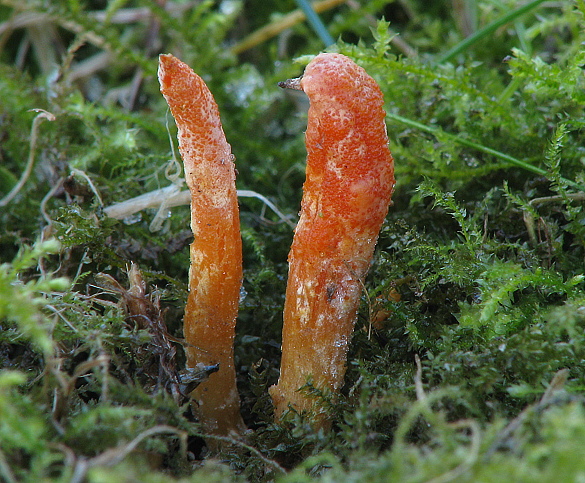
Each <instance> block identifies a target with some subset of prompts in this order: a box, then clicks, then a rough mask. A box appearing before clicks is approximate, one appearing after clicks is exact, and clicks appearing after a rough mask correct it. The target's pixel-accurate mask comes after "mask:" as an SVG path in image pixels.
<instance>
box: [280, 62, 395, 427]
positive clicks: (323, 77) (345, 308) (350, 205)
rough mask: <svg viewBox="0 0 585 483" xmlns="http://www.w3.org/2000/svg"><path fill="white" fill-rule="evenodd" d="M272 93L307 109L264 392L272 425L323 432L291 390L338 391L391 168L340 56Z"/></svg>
mask: <svg viewBox="0 0 585 483" xmlns="http://www.w3.org/2000/svg"><path fill="white" fill-rule="evenodd" d="M281 86H282V87H289V88H295V89H300V90H303V91H304V92H305V93H306V94H307V96H308V97H309V101H310V108H309V114H308V125H307V131H306V134H305V142H306V147H307V168H306V180H305V183H304V185H303V198H302V202H301V214H300V219H299V223H298V225H297V227H296V230H295V234H294V239H293V243H292V247H291V250H290V253H289V274H288V285H287V290H286V300H285V306H284V325H283V333H282V362H281V368H280V378H279V380H278V384H277V385H275V386H273V387H271V388H270V394H271V396H272V400H273V403H274V406H275V412H276V417H277V419H279V418H282V416H283V415H284V414H285V413H286V412H287V409H288V408H289V407H291V408H292V409H294V410H295V411H297V412H300V413H302V412H309V413H311V414H312V415H313V417H314V418H315V419H314V421H315V422H316V426H317V427H323V426H326V425H327V420H328V415H327V414H326V409H325V408H323V407H321V406H320V405H319V404H318V401H317V399H315V397H312V396H310V395H309V394H307V392H306V391H302V390H301V388H302V387H303V386H305V385H306V384H307V382H309V381H310V382H311V383H312V385H313V386H314V387H315V388H316V389H318V390H320V391H322V392H323V393H325V394H330V395H333V396H334V395H335V394H336V393H337V392H338V391H339V389H340V388H341V386H342V384H343V377H344V375H345V361H346V357H347V350H348V344H349V342H350V338H351V333H352V331H353V327H354V325H355V321H356V318H357V312H358V307H359V302H360V295H361V291H362V287H363V280H364V277H365V275H366V273H367V271H368V268H369V266H370V263H371V260H372V256H373V253H374V248H375V245H376V241H377V238H378V233H379V231H380V228H381V226H382V223H383V221H384V218H385V217H386V214H387V212H388V206H389V204H390V200H391V196H392V191H393V188H394V164H393V160H392V156H391V154H390V151H389V149H388V136H387V134H386V125H385V123H384V118H385V112H384V110H383V103H384V100H383V95H382V92H381V91H380V88H379V86H378V85H377V84H376V82H375V81H374V80H373V79H372V78H371V77H370V76H369V75H368V74H367V73H366V72H365V70H364V69H362V68H361V67H359V66H357V65H356V64H355V63H354V62H353V61H352V60H350V59H349V58H348V57H346V56H344V55H341V54H321V55H318V56H317V57H315V59H314V60H313V61H312V62H311V63H309V65H308V66H307V68H306V69H305V72H304V75H303V76H302V77H301V78H300V79H292V80H289V81H286V82H284V83H282V84H281Z"/></svg>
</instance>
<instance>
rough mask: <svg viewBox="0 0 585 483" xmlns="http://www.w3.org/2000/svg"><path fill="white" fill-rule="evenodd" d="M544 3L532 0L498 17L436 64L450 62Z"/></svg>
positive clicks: (444, 55) (540, 0)
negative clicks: (503, 26) (470, 47)
mask: <svg viewBox="0 0 585 483" xmlns="http://www.w3.org/2000/svg"><path fill="white" fill-rule="evenodd" d="M544 1H545V0H532V2H528V3H526V4H524V5H521V6H520V7H518V8H516V9H515V10H512V11H510V12H508V13H507V14H506V15H504V16H502V17H500V18H499V19H497V20H494V21H493V22H492V23H490V24H488V25H486V26H485V27H484V28H482V29H480V30H478V31H477V32H475V33H474V34H472V35H470V36H469V37H467V38H466V39H464V40H462V41H461V42H459V43H458V44H457V45H455V46H454V47H453V48H452V49H451V50H449V51H448V52H446V53H445V54H443V55H442V56H441V57H439V59H438V60H437V64H442V63H443V62H447V61H449V60H451V59H452V58H453V57H455V56H456V55H457V54H459V53H461V52H463V51H464V50H466V49H467V48H468V47H469V46H471V45H473V44H475V43H476V42H478V41H479V40H481V39H482V38H484V37H486V36H487V35H489V34H491V33H492V32H494V31H495V30H497V29H498V28H500V27H501V26H502V25H505V24H507V23H508V22H511V21H512V20H514V19H516V18H518V17H520V16H521V15H524V14H525V13H526V12H529V11H530V10H532V9H534V8H536V7H538V6H539V5H540V4H541V3H543V2H544Z"/></svg>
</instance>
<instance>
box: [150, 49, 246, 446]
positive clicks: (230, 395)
mask: <svg viewBox="0 0 585 483" xmlns="http://www.w3.org/2000/svg"><path fill="white" fill-rule="evenodd" d="M158 78H159V82H160V88H161V92H162V94H163V96H164V97H165V99H166V101H167V103H168V105H169V107H170V110H171V113H172V115H173V117H174V118H175V122H176V124H177V128H178V138H179V151H180V153H181V157H182V159H183V164H184V170H185V178H186V181H187V185H188V187H189V190H190V192H191V229H192V230H193V236H194V240H193V243H192V244H191V248H190V258H191V267H190V271H189V296H188V299H187V305H186V308H185V316H184V334H185V340H186V342H187V344H188V346H187V367H188V368H195V367H197V366H198V365H201V364H204V365H205V366H211V365H214V364H217V363H219V371H218V372H216V373H214V374H211V375H210V376H209V379H208V380H207V381H206V382H203V383H202V384H201V385H199V386H198V387H197V388H196V389H195V390H194V391H193V392H192V393H191V397H192V399H193V401H194V407H195V408H196V412H197V414H198V417H199V419H200V421H201V423H202V426H203V428H204V430H205V431H206V432H207V433H208V434H212V435H219V436H229V435H237V434H240V433H242V432H243V431H244V430H245V426H244V423H243V421H242V417H241V415H240V398H239V395H238V391H237V388H236V374H235V368H234V359H233V341H234V336H235V324H236V317H237V313H238V304H239V298H240V287H241V283H242V241H241V236H240V221H239V213H238V200H237V194H236V185H235V179H236V173H235V166H234V162H233V156H232V153H231V147H230V145H229V144H228V143H227V141H226V138H225V135H224V132H223V128H222V125H221V120H220V117H219V110H218V107H217V104H216V103H215V100H214V98H213V96H212V94H211V92H210V91H209V89H208V88H207V86H206V84H205V82H204V81H203V80H202V79H201V78H200V77H199V76H198V75H197V74H195V73H194V72H193V70H192V69H191V68H190V67H189V66H187V65H186V64H185V63H183V62H181V61H180V60H178V59H177V58H176V57H174V56H172V55H161V56H160V59H159V70H158ZM209 443H211V444H210V446H212V447H213V446H217V445H215V444H214V443H213V440H210V441H208V444H209Z"/></svg>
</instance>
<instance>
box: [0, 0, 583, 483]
mask: <svg viewBox="0 0 585 483" xmlns="http://www.w3.org/2000/svg"><path fill="white" fill-rule="evenodd" d="M362 3H364V5H363V6H360V7H358V8H356V9H353V7H349V6H347V5H340V6H338V7H336V8H334V9H332V10H330V11H327V12H323V13H321V14H320V16H321V18H322V19H323V21H324V22H325V24H326V25H327V27H328V29H329V31H330V33H331V34H332V35H334V36H335V37H336V38H337V37H338V38H339V40H338V42H337V44H336V45H335V46H332V47H331V49H332V50H337V51H340V52H342V53H345V54H346V55H349V56H351V57H352V58H354V59H355V60H356V61H357V62H358V63H359V64H360V65H362V66H363V67H365V68H366V70H367V71H368V72H369V73H370V74H371V75H373V76H374V77H375V78H376V79H377V80H378V82H379V84H380V86H381V88H382V90H383V92H384V95H385V100H386V110H387V113H388V116H387V126H388V133H389V137H390V147H391V150H392V152H393V155H394V157H395V160H396V178H397V186H396V192H395V194H394V205H393V207H392V208H391V210H390V213H389V215H388V218H387V221H386V223H385V225H384V228H383V230H382V233H381V235H380V238H379V242H378V248H377V253H376V257H375V261H374V264H373V265H372V268H371V270H370V273H369V275H368V278H367V280H366V283H365V291H364V297H363V303H362V307H361V309H360V314H359V319H358V323H357V326H356V331H355V335H354V337H353V341H352V345H351V349H350V354H349V358H348V370H347V376H346V384H345V386H344V388H343V390H342V394H341V397H340V398H339V399H338V400H330V399H329V400H328V399H326V398H325V399H324V402H326V403H327V404H329V405H330V407H331V409H332V412H333V414H334V415H335V417H334V421H333V428H332V431H331V432H318V433H314V432H313V431H312V430H311V427H310V424H309V422H308V421H306V420H304V419H303V418H301V417H297V418H296V419H294V418H293V420H292V421H291V423H290V424H289V425H287V426H285V427H279V426H275V425H273V423H272V406H271V400H270V397H269V396H268V392H267V390H268V387H269V386H270V385H272V384H274V383H275V382H276V379H277V377H278V368H279V357H280V351H279V341H280V332H281V318H282V315H281V314H282V306H283V302H284V290H285V285H286V274H287V263H286V258H287V253H288V249H289V247H290V243H291V239H292V230H291V227H290V226H289V225H288V224H287V223H285V222H283V221H282V220H281V219H280V218H279V217H277V216H276V215H275V214H273V213H272V212H270V211H269V210H266V209H265V206H264V205H263V203H262V202H261V201H260V200H257V199H252V198H242V199H241V200H240V212H241V221H242V235H243V246H244V265H245V273H244V283H243V287H244V290H245V297H243V298H242V301H241V308H240V316H239V323H238V327H237V337H236V346H235V356H236V357H235V358H236V366H237V371H238V374H237V376H238V386H239V390H240V394H241V397H242V414H243V417H244V419H245V421H246V423H247V425H248V426H249V428H250V429H251V431H250V434H249V435H248V436H247V440H246V442H245V443H242V444H236V445H235V446H233V447H230V449H229V450H228V451H226V453H225V454H224V455H222V456H221V460H216V459H213V458H211V457H209V456H208V455H206V453H205V450H204V449H203V439H202V435H201V433H200V428H199V427H198V424H197V422H196V421H195V420H194V418H193V416H192V414H191V412H190V409H189V407H188V405H187V404H186V403H185V401H184V400H179V401H177V400H175V399H174V398H173V397H172V395H170V394H169V393H168V391H166V390H165V388H167V389H168V388H169V387H171V386H172V384H170V382H169V374H173V370H174V369H181V368H182V367H183V364H184V354H183V350H182V348H181V346H180V344H178V343H173V345H172V346H170V347H173V348H174V349H175V351H176V356H173V357H167V356H169V354H167V353H164V354H163V353H162V352H161V351H160V348H161V340H163V339H164V338H163V339H161V334H162V332H161V330H162V329H160V328H159V331H158V332H157V331H156V330H154V329H153V327H154V325H150V326H147V327H144V326H137V324H136V323H135V319H132V317H129V316H128V307H127V304H125V302H124V294H125V293H127V288H128V283H129V282H128V277H127V270H128V267H129V265H130V263H131V262H134V263H136V264H138V266H139V267H140V270H141V272H142V274H143V277H144V279H145V281H146V283H147V286H148V291H147V294H146V295H145V299H144V301H147V302H148V303H150V304H152V305H151V306H150V307H152V306H154V305H155V304H160V306H161V310H160V311H159V312H156V311H155V312H156V313H158V314H162V315H160V319H157V321H158V322H163V323H164V324H165V325H166V329H165V330H166V333H165V337H166V335H167V334H168V335H169V336H170V337H171V338H173V337H174V338H180V337H182V330H181V320H182V314H183V307H184V303H185V299H186V282H187V277H188V259H189V253H188V244H189V242H190V232H189V210H188V208H187V207H177V208H173V209H172V211H171V213H170V216H169V217H168V218H166V219H165V221H164V223H162V224H161V226H160V230H158V231H151V230H150V227H151V222H152V220H153V219H154V217H155V216H156V215H157V210H156V209H155V208H150V209H147V210H144V211H143V212H141V213H139V214H133V215H132V216H130V217H128V218H126V219H125V220H112V219H109V218H108V217H107V216H105V215H104V208H105V207H107V206H109V205H111V204H114V203H116V202H120V201H124V200H126V199H129V198H132V197H135V196H138V195H141V194H143V193H145V192H149V191H152V190H155V189H158V188H161V187H165V186H168V185H169V184H170V183H171V182H175V181H176V177H174V176H173V172H172V171H173V168H172V161H170V160H172V156H173V155H172V150H171V148H170V146H169V133H168V132H167V129H166V124H167V123H168V119H169V115H168V113H167V107H166V105H165V103H164V100H163V98H162V96H161V95H160V92H159V87H158V84H157V81H156V54H158V53H159V51H160V52H173V53H175V54H176V55H178V56H179V57H180V58H181V59H182V60H184V61H185V62H187V63H188V64H190V65H191V66H192V67H193V68H194V69H195V70H196V71H197V72H198V73H199V74H200V75H201V76H202V77H203V78H204V79H205V80H206V82H207V83H208V85H209V87H210V89H211V91H212V92H213V94H214V96H215V98H216V100H217V103H218V105H219V108H220V112H221V116H222V121H223V125H224V130H225V132H226V136H227V138H228V141H229V142H230V144H231V145H232V148H233V151H234V154H235V155H236V165H237V169H238V173H239V174H238V180H237V182H238V188H239V189H245V190H253V191H256V192H258V193H260V194H262V195H264V196H266V197H267V198H269V199H270V201H271V202H273V203H274V204H275V205H277V206H278V208H279V210H280V211H281V212H282V213H283V214H284V215H285V216H288V217H289V219H290V220H294V218H295V217H296V214H297V213H298V210H299V201H300V197H301V188H302V183H303V180H304V159H305V156H306V154H305V148H304V141H303V136H302V132H303V131H304V129H305V126H306V102H305V101H304V100H303V98H302V97H298V98H297V97H289V94H290V93H287V92H284V91H281V90H280V89H278V87H276V83H277V82H278V81H281V80H284V79H286V78H291V77H295V76H297V75H299V74H300V73H301V71H302V67H301V65H300V64H298V63H295V62H294V59H295V58H302V56H305V55H313V54H315V53H317V52H318V51H319V50H321V49H322V48H323V46H322V44H321V41H320V39H319V37H318V36H317V35H316V34H315V33H314V32H313V31H312V30H311V28H310V26H309V25H308V24H305V23H300V24H297V25H296V26H294V27H293V28H292V29H291V30H290V31H288V32H285V33H282V34H281V35H280V36H279V37H274V38H270V39H266V40H264V41H263V42H261V43H260V44H258V45H257V46H255V47H254V48H253V49H250V50H248V51H245V52H243V53H242V54H240V55H237V56H236V55H234V54H233V53H232V51H231V50H230V48H231V46H232V45H234V44H235V43H237V42H239V41H241V40H242V39H243V38H244V37H246V35H248V34H249V33H251V32H252V31H253V30H255V29H257V28H260V27H262V26H264V25H265V24H266V23H268V22H271V21H273V20H277V19H279V18H280V17H281V16H282V14H285V13H287V12H289V11H291V10H292V9H294V8H295V6H296V4H295V3H294V2H292V1H288V0H287V1H280V0H278V1H277V0H274V1H270V2H265V1H259V0H254V1H250V2H239V1H235V2H229V1H226V2H219V3H218V2H211V1H205V2H200V3H198V4H197V5H196V6H194V7H192V8H190V9H186V10H181V13H180V14H177V13H176V12H174V11H173V10H172V8H175V7H176V8H184V6H183V5H179V4H176V3H172V2H170V3H168V4H167V6H169V7H170V8H171V10H168V9H163V8H161V7H159V6H157V5H154V4H148V5H147V4H146V3H143V2H138V3H136V4H132V5H130V4H126V3H124V2H119V1H115V2H110V3H109V4H108V5H107V7H105V8H104V6H103V5H102V4H99V3H95V2H89V3H84V2H79V1H76V0H70V1H67V2H65V3H63V2H53V4H48V3H42V2H41V3H38V2H37V3H34V2H32V3H27V4H26V5H25V6H22V7H18V9H17V8H16V7H13V6H12V4H11V3H10V2H5V4H4V5H3V6H2V7H0V27H1V28H3V29H4V30H1V31H2V32H3V37H2V42H0V98H1V99H2V102H1V103H0V165H1V166H0V200H1V199H2V198H3V197H4V196H5V195H6V194H7V193H8V192H9V191H10V190H11V189H12V187H14V186H15V185H16V183H17V180H18V179H19V178H20V176H21V174H22V173H23V171H24V169H25V165H26V162H27V159H28V157H29V152H30V149H31V128H32V122H33V119H34V117H35V113H34V112H29V110H30V109H45V110H47V111H49V112H51V113H52V114H54V115H55V117H56V119H55V121H54V122H51V123H43V124H42V125H40V126H39V128H38V132H37V135H38V136H37V142H36V147H35V149H34V152H33V154H34V160H35V163H34V167H33V170H32V171H31V174H30V176H29V177H28V179H27V180H26V182H25V183H24V185H23V187H22V188H21V190H20V191H19V193H18V194H17V196H16V197H15V198H14V199H13V200H12V201H11V202H10V203H8V204H6V206H2V207H0V329H1V330H0V479H3V480H6V481H21V480H22V481H49V480H51V481H71V480H74V481H80V478H84V477H85V478H86V479H87V480H88V481H95V482H101V481H113V480H116V481H118V480H125V479H126V480H130V479H136V480H140V481H174V480H176V481H201V480H202V479H205V480H209V481H231V480H233V481H274V480H276V481H290V482H297V481H298V482H300V481H309V480H310V481H386V480H392V481H428V480H432V479H437V480H439V481H448V480H454V481H498V480H508V481H509V480H513V481H545V482H546V481H575V480H578V479H579V478H582V477H583V475H582V461H583V458H584V455H583V454H582V448H583V447H585V441H584V438H585V435H584V430H583V428H585V420H584V419H585V414H584V407H585V406H584V399H583V394H584V391H585V366H584V365H583V364H582V361H583V359H584V357H585V354H584V352H583V351H585V335H584V334H585V330H584V329H585V314H584V311H583V306H584V303H585V286H584V284H583V277H584V275H585V263H584V259H585V229H584V226H585V215H584V210H583V206H582V205H583V199H584V196H583V193H582V191H581V190H582V187H583V186H585V174H584V169H583V164H584V160H585V151H584V148H583V146H584V145H585V137H584V130H583V125H584V123H585V116H584V112H585V111H584V109H585V97H584V94H583V92H584V91H583V87H584V86H583V83H584V80H583V79H584V78H583V63H584V55H585V54H584V53H583V45H584V43H585V22H584V15H585V5H584V4H583V2H582V1H580V0H577V1H574V2H573V1H571V2H560V3H558V4H554V3H550V2H538V1H533V2H527V3H525V4H523V5H522V6H521V8H522V11H517V10H516V8H517V7H518V5H517V2H514V1H513V0H505V1H502V2H499V3H498V4H496V3H494V2H475V3H474V2H471V3H470V2H467V4H466V5H468V7H469V6H470V5H471V6H473V5H474V6H475V8H471V9H469V8H468V9H467V10H466V9H463V8H462V7H459V6H458V4H457V5H456V4H455V3H453V2H446V1H444V2H435V3H434V4H433V6H432V8H431V7H429V6H428V5H427V3H428V2H426V3H425V2H416V1H415V2H389V1H385V0H379V1H378V0H376V1H374V2H362ZM472 4H473V5H472ZM130 7H137V8H138V10H128V8H130ZM100 9H101V10H100ZM141 9H145V10H141ZM146 10H150V11H151V12H152V13H153V14H154V16H153V17H148V18H146V17H145V18H140V19H139V20H135V18H134V17H132V18H129V17H121V16H120V15H128V14H131V16H132V15H140V12H142V11H146ZM21 13H22V14H23V15H24V16H23V17H20V16H19V15H21ZM29 14H30V15H33V16H34V17H33V18H38V19H43V21H44V22H46V23H45V24H43V25H44V26H45V27H46V28H44V30H43V31H42V32H40V33H39V30H38V29H36V30H35V28H34V27H33V26H31V25H30V24H27V23H26V22H24V23H22V24H21V23H19V21H20V20H23V19H24V20H26V19H27V18H30V17H27V16H26V15H29ZM384 19H386V20H384ZM24 20H23V21H24ZM11 25H16V26H17V27H15V29H14V30H13V27H11ZM19 25H24V27H20V26H19ZM389 29H391V30H392V31H390V30H389ZM41 34H42V35H41ZM39 35H40V36H39ZM151 35H152V36H153V37H151ZM47 39H49V40H50V41H47ZM413 52H414V53H416V54H417V55H413ZM104 53H109V54H110V56H109V57H107V58H105V57H102V56H101V54H104ZM104 59H106V60H105V61H104ZM84 61H88V62H87V63H84ZM93 61H98V64H99V62H105V64H103V66H102V67H101V68H98V69H97V70H95V71H91V72H90V73H89V74H83V75H81V76H80V77H77V76H78V75H80V73H82V72H83V71H82V68H83V69H84V68H85V67H87V66H88V65H92V64H91V62H93ZM94 65H95V64H94ZM132 86H134V87H136V86H140V88H139V89H138V90H133V87H132ZM133 95H134V100H133V101H131V99H132V96H133ZM170 124H172V122H171V123H170ZM169 131H170V137H171V139H173V140H174V139H175V135H176V130H175V128H174V127H173V126H171V127H170V128H169ZM173 144H174V141H173ZM104 274H105V275H104ZM108 277H111V278H108ZM116 284H117V285H116ZM125 291H126V292H125ZM155 312H150V316H152V313H155ZM159 327H160V326H159ZM166 350H167V351H168V347H167V349H166ZM161 354H162V355H161ZM417 360H418V361H420V364H418V363H417ZM161 368H162V369H161ZM305 390H307V391H311V390H314V389H312V388H311V387H307V388H305ZM320 397H325V396H324V395H321V396H320ZM149 461H150V462H154V463H153V466H149V464H148V463H147V462H149ZM220 461H221V462H220Z"/></svg>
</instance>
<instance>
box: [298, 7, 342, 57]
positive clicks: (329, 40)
mask: <svg viewBox="0 0 585 483" xmlns="http://www.w3.org/2000/svg"><path fill="white" fill-rule="evenodd" d="M296 2H297V5H298V6H299V8H300V9H301V10H302V11H303V13H304V14H305V16H306V17H307V21H308V22H309V23H310V24H311V27H313V30H314V31H315V32H316V33H317V35H318V36H319V38H320V39H321V40H322V41H323V43H324V44H325V47H329V46H330V45H332V44H334V43H335V40H333V37H331V34H330V33H329V31H328V30H327V27H325V25H324V24H323V22H322V21H321V18H320V17H319V15H317V13H316V12H315V10H314V9H313V7H312V6H311V4H310V3H309V2H308V1H307V0H296Z"/></svg>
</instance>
